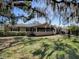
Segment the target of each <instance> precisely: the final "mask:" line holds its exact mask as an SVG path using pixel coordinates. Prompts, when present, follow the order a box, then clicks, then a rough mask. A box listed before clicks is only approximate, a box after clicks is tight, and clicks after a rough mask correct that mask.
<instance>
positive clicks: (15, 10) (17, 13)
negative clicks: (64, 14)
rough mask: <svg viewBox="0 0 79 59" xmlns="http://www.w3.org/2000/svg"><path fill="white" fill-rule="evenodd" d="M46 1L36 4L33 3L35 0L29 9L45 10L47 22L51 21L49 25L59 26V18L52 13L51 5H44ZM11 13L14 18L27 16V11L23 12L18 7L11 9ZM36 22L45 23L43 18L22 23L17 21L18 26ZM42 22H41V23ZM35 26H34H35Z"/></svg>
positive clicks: (35, 18) (42, 0) (41, 0)
mask: <svg viewBox="0 0 79 59" xmlns="http://www.w3.org/2000/svg"><path fill="white" fill-rule="evenodd" d="M45 3H46V1H45V0H40V1H38V2H35V0H33V1H32V3H31V7H32V8H40V10H45V8H47V9H46V10H45V12H46V14H47V17H48V18H49V20H51V24H52V25H59V20H58V19H59V16H58V15H56V16H55V15H54V12H53V11H52V8H51V5H48V6H47V5H46V4H45ZM11 12H12V13H14V15H15V16H21V15H24V16H28V11H23V10H22V9H20V8H18V7H13V9H12V10H11ZM35 21H36V22H39V23H40V24H43V23H45V22H46V20H45V17H36V16H35V17H34V18H33V19H31V20H30V21H28V22H26V23H24V22H23V21H22V20H21V19H19V21H18V22H17V23H18V24H32V23H33V24H34V23H35ZM41 21H42V22H41ZM35 25H36V24H35Z"/></svg>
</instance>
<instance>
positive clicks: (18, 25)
mask: <svg viewBox="0 0 79 59" xmlns="http://www.w3.org/2000/svg"><path fill="white" fill-rule="evenodd" d="M8 26H9V27H12V26H13V27H40V28H45V27H55V26H54V25H49V24H47V23H44V24H38V25H34V26H32V25H31V26H29V25H27V24H17V25H8Z"/></svg>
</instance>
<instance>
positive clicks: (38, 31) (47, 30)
mask: <svg viewBox="0 0 79 59" xmlns="http://www.w3.org/2000/svg"><path fill="white" fill-rule="evenodd" d="M5 29H6V31H25V32H27V35H36V36H40V35H52V34H56V32H57V29H56V27H55V26H53V25H49V24H47V23H44V24H39V25H36V26H27V25H26V24H17V25H6V26H5Z"/></svg>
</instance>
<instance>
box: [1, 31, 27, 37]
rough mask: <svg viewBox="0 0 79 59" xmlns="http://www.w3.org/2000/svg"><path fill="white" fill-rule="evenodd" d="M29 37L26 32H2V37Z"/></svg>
mask: <svg viewBox="0 0 79 59" xmlns="http://www.w3.org/2000/svg"><path fill="white" fill-rule="evenodd" d="M25 35H27V33H26V32H23V31H21V32H16V31H8V32H4V31H0V36H1V37H2V36H25Z"/></svg>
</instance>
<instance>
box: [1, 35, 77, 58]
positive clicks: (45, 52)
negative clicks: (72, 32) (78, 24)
mask: <svg viewBox="0 0 79 59" xmlns="http://www.w3.org/2000/svg"><path fill="white" fill-rule="evenodd" d="M0 58H3V59H79V39H78V38H77V37H74V36H73V37H71V38H67V37H66V36H64V37H63V36H59V37H58V36H52V37H51V36H50V37H23V38H22V39H19V41H18V42H17V43H15V44H13V45H12V47H9V48H7V49H4V50H3V51H1V52H0Z"/></svg>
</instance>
